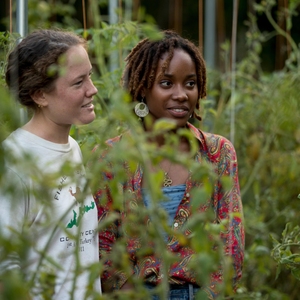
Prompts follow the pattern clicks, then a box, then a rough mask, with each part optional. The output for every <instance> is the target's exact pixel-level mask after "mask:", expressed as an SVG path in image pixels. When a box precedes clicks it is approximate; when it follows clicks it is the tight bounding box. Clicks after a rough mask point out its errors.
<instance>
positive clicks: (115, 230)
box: [95, 31, 244, 299]
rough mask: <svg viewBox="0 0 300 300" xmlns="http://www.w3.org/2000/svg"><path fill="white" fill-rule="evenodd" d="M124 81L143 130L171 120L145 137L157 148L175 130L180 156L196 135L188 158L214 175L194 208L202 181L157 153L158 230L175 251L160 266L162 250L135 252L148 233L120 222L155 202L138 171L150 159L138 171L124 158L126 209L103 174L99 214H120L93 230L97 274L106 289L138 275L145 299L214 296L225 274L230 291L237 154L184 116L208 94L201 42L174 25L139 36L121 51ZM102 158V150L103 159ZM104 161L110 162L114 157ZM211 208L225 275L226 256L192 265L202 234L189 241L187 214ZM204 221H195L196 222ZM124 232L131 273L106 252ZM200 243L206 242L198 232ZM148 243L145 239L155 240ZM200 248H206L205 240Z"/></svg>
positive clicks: (238, 224) (240, 243)
mask: <svg viewBox="0 0 300 300" xmlns="http://www.w3.org/2000/svg"><path fill="white" fill-rule="evenodd" d="M122 83H123V87H124V88H125V89H126V90H127V91H128V92H129V94H130V95H131V97H132V101H133V102H135V103H136V106H135V114H136V115H137V116H138V117H139V118H140V119H141V120H142V124H143V127H144V130H145V134H147V133H149V132H150V133H151V132H152V129H153V125H154V123H155V121H157V120H161V119H162V118H164V119H167V120H169V121H170V122H171V123H172V124H174V128H173V129H172V130H170V131H168V132H167V134H166V133H162V134H158V135H154V137H153V135H152V136H151V142H152V143H153V144H154V145H155V147H157V149H161V148H162V147H164V145H165V144H166V143H167V141H168V137H169V136H170V135H172V134H175V135H176V136H178V144H176V147H177V149H176V150H177V151H178V153H180V154H181V155H185V154H189V153H191V152H192V149H191V148H192V146H191V145H192V141H191V140H192V139H194V141H196V145H197V150H196V153H194V154H193V158H192V160H193V161H194V162H195V163H196V164H198V165H200V164H201V165H204V164H206V163H207V164H208V165H209V166H211V168H212V170H213V171H212V172H213V174H214V176H215V177H214V182H213V187H212V192H211V196H209V197H208V198H209V199H207V201H206V200H205V199H203V200H202V201H196V203H198V207H197V208H193V195H199V194H197V193H194V192H193V190H197V188H198V190H199V189H200V188H201V186H202V185H203V182H201V180H199V177H198V179H197V178H193V174H191V172H190V170H189V168H188V167H187V166H186V165H184V164H183V163H180V161H179V160H176V159H172V158H170V157H164V158H162V159H161V160H160V162H159V168H160V169H161V170H162V172H163V174H164V178H163V180H162V187H161V192H162V198H163V199H164V201H160V202H159V205H160V207H161V209H163V210H164V211H165V216H167V217H166V220H167V224H168V225H169V226H167V229H166V228H164V230H162V231H163V235H162V236H163V237H164V240H165V244H166V248H167V250H168V251H169V252H170V253H171V254H173V255H174V256H173V258H174V260H173V261H172V263H170V264H169V265H168V267H167V268H164V267H163V264H164V261H163V259H162V258H161V256H160V254H161V253H158V251H155V250H153V251H151V250H149V248H147V251H145V249H144V251H141V247H142V246H141V245H143V243H146V244H147V243H148V242H149V240H150V239H151V233H146V232H144V233H141V234H136V232H138V227H139V226H134V228H133V225H132V227H131V231H133V233H132V232H131V233H130V226H128V225H130V224H131V223H130V221H128V220H127V221H126V217H127V216H128V215H129V211H130V209H132V210H133V209H135V208H138V209H137V210H136V211H137V212H138V215H142V209H139V208H141V207H143V208H148V209H150V208H151V207H152V204H153V203H154V202H155V201H154V200H153V199H152V194H151V191H150V190H149V187H148V186H147V180H146V179H145V177H144V176H143V174H145V172H148V171H149V170H150V172H151V171H152V172H154V171H155V170H156V169H157V165H155V164H154V163H152V164H151V165H150V167H149V169H146V168H143V167H145V166H142V164H139V165H138V166H137V168H136V170H133V171H132V167H131V168H130V167H129V164H126V163H124V169H126V172H127V173H126V174H127V176H128V178H127V179H126V182H125V183H123V184H122V191H123V194H124V199H126V200H124V201H127V202H126V203H123V206H124V211H122V210H120V205H118V209H116V206H114V202H113V196H112V195H113V193H112V191H111V190H110V189H109V184H107V182H108V181H109V180H112V179H113V177H114V175H113V171H111V172H110V171H108V172H107V173H105V178H106V180H105V181H106V184H105V185H106V186H105V187H103V188H99V190H98V191H97V193H96V194H95V200H96V203H97V205H98V215H99V221H101V222H102V221H104V220H108V218H107V216H108V215H109V213H110V212H112V210H114V211H115V212H118V214H119V216H120V218H119V219H118V220H117V221H115V222H111V223H110V226H108V227H106V228H105V229H104V230H102V231H101V232H100V234H99V238H100V239H99V241H100V259H102V260H103V261H104V266H105V267H104V272H103V274H102V284H103V290H104V292H109V291H113V290H126V289H130V288H131V289H132V288H136V285H135V283H136V281H135V280H136V278H139V279H141V280H142V281H143V282H144V285H145V286H146V287H147V289H148V290H149V293H150V294H152V296H151V297H152V298H151V299H165V298H166V299H193V298H194V296H195V295H196V294H197V292H199V295H200V294H201V295H202V296H201V299H204V298H203V297H204V296H203V295H205V296H206V297H207V298H208V299H215V298H217V297H218V295H220V290H221V288H220V287H222V285H223V284H224V282H225V278H228V277H229V278H230V282H231V284H232V289H233V291H234V290H236V287H237V283H238V281H239V279H240V278H241V274H242V263H243V257H244V253H243V249H244V228H243V211H242V203H241V197H240V189H239V182H238V173H237V160H236V153H235V150H234V148H233V145H232V144H231V143H230V141H228V140H227V139H226V138H224V137H222V136H219V135H215V134H211V133H206V132H203V131H201V130H199V129H198V128H196V127H194V126H193V125H192V124H191V123H190V122H189V119H190V118H196V119H198V120H201V118H200V116H199V114H198V111H199V106H200V99H203V98H204V97H205V96H206V67H205V62H204V60H203V58H202V56H201V53H200V51H199V49H198V48H197V47H196V46H195V45H194V44H193V43H192V42H191V41H189V40H187V39H184V38H182V37H181V36H180V35H178V34H177V33H175V32H173V31H164V32H163V38H162V39H160V40H155V41H154V40H150V39H144V40H142V41H141V42H139V43H138V44H137V45H136V47H135V48H133V49H132V51H131V52H130V54H129V55H128V57H127V58H126V66H125V70H124V73H123V76H122ZM182 130H187V131H188V132H190V133H191V134H190V135H181V134H180V132H182ZM190 136H191V137H190ZM120 142H121V137H120V136H119V137H116V138H113V139H110V140H109V141H108V144H109V145H110V146H115V145H116V144H118V143H120ZM176 150H174V151H176ZM104 157H105V156H102V159H103V158H104ZM104 159H105V158H104ZM109 165H110V166H112V165H113V162H110V163H109ZM224 177H229V178H230V179H231V181H230V182H231V185H230V188H228V187H227V186H226V187H225V186H223V182H224V181H223V180H221V179H222V178H224ZM202 179H203V178H202ZM126 195H127V196H126ZM128 195H130V196H129V198H128ZM126 197H127V198H126ZM195 197H196V196H195ZM209 211H211V212H212V213H213V216H214V217H213V219H214V220H213V223H214V224H219V225H220V224H222V226H223V227H222V226H221V227H220V230H219V233H218V236H219V237H220V241H221V243H220V245H221V246H216V244H214V243H212V244H213V246H212V248H213V249H214V250H216V249H220V248H221V249H222V251H223V250H224V253H225V255H226V257H229V258H230V259H231V260H230V261H231V264H230V265H232V266H233V267H232V269H231V270H230V271H228V272H227V273H228V274H230V275H228V274H225V270H226V268H225V265H226V264H225V263H223V264H220V265H222V266H220V267H216V268H214V269H213V270H211V269H209V268H208V269H207V264H206V263H205V261H203V260H202V261H201V259H199V260H198V262H197V264H196V267H195V261H197V251H199V248H197V247H195V244H199V240H200V238H201V237H199V236H198V240H197V242H196V243H194V242H192V241H193V240H194V241H195V239H194V238H195V234H197V233H195V232H193V231H192V230H191V229H190V228H192V224H191V225H189V224H190V223H188V221H190V220H191V218H192V217H193V216H194V215H195V214H197V213H199V214H201V213H202V214H203V213H207V214H208V213H209ZM198 220H201V221H202V220H204V219H201V218H200V219H198ZM152 221H153V220H152V219H151V216H147V215H146V217H144V216H143V217H142V222H144V223H145V224H147V228H151V226H157V223H156V224H154V225H153V223H154V222H152ZM198 222H199V221H198ZM203 223H204V222H203ZM102 224H103V223H102ZM124 224H127V225H124ZM202 225H203V224H200V223H198V224H197V226H198V228H199V227H201V226H202ZM122 226H123V227H122ZM126 226H127V227H126ZM190 226H191V227H190ZM133 229H134V230H133ZM152 229H153V228H152ZM149 231H151V230H150V229H149ZM162 231H160V232H162ZM147 234H148V235H147ZM180 234H182V235H180ZM209 235H210V233H209ZM212 235H213V234H212ZM124 236H125V237H126V242H125V245H126V248H127V252H128V256H129V257H130V264H132V265H131V266H132V267H131V268H129V269H130V270H131V271H129V272H128V269H127V270H124V268H123V270H121V267H120V266H121V263H120V261H117V262H116V261H115V262H114V260H113V259H111V258H112V256H110V254H111V253H112V252H113V251H111V250H112V249H113V248H115V249H116V250H118V249H121V248H118V247H116V246H115V245H116V243H117V241H118V239H120V238H121V237H124ZM143 236H144V237H143ZM202 238H203V237H202ZM211 239H213V237H211ZM203 243H205V241H204V239H203ZM154 244H155V243H154ZM154 244H151V243H150V242H149V243H148V245H152V246H153V247H155V246H154ZM200 245H201V243H200ZM218 245H219V244H218ZM202 247H203V248H205V245H203V246H202ZM200 248H201V246H200ZM150 249H151V246H150ZM153 249H154V248H153ZM197 249H198V250H197ZM204 251H205V250H204ZM202 257H203V256H202ZM192 262H194V266H193V264H192ZM207 270H209V272H210V273H209V274H208V276H207V277H208V278H209V279H208V280H206V281H205V280H204V279H203V278H204V277H203V276H202V275H203V272H207ZM201 274H202V275H201ZM206 275H207V274H206ZM165 281H167V284H168V285H167V286H168V289H167V295H166V297H165V296H161V294H159V287H160V286H161V284H163V283H164V282H165ZM203 293H204V294H203Z"/></svg>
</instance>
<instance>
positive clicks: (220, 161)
mask: <svg viewBox="0 0 300 300" xmlns="http://www.w3.org/2000/svg"><path fill="white" fill-rule="evenodd" d="M188 128H189V129H190V130H191V132H192V133H193V135H194V136H195V137H196V139H197V140H198V141H199V150H198V153H197V155H196V161H197V162H198V163H200V164H201V162H204V161H206V162H207V163H209V164H211V166H212V168H213V170H214V172H215V174H216V175H217V179H216V181H215V184H214V187H213V193H212V196H211V198H210V199H208V200H207V202H205V203H204V204H201V206H200V207H199V209H198V210H197V211H198V212H199V213H201V212H202V213H203V212H206V211H208V210H210V209H213V211H214V215H215V220H214V223H216V224H220V223H221V222H223V221H227V223H226V222H225V223H224V224H227V225H224V226H225V229H223V230H222V231H221V233H220V238H221V240H222V241H223V245H224V253H225V255H227V256H230V257H231V258H232V263H233V271H234V272H233V273H234V274H233V276H232V278H233V279H232V286H233V289H234V290H235V289H236V288H237V284H238V282H239V280H240V279H241V276H242V265H243V260H244V227H243V210H242V202H241V197H240V188H239V181H238V167H237V158H236V152H235V149H234V147H233V145H232V144H231V142H230V141H229V140H227V139H226V138H224V137H222V136H219V135H215V134H211V133H205V132H203V131H201V130H199V129H197V128H196V127H194V126H193V125H191V124H189V123H188ZM120 140H121V136H118V137H115V138H113V139H110V140H109V141H108V144H109V145H111V146H113V145H114V144H115V143H117V142H119V141H120ZM105 159H106V158H105V155H104V156H101V160H105ZM109 165H110V167H112V162H109ZM124 168H126V162H125V163H124ZM126 172H127V174H128V178H127V180H126V182H125V183H123V184H122V185H121V186H122V191H123V193H124V194H127V195H128V193H129V194H130V198H129V199H128V200H126V201H127V202H126V204H124V210H123V211H118V213H119V214H120V218H119V219H118V220H117V221H116V222H114V223H112V224H110V225H109V226H108V227H107V228H105V230H102V231H101V232H100V233H99V249H100V259H104V258H105V262H104V264H105V271H104V273H103V275H102V278H101V279H102V282H103V283H105V282H111V286H112V287H113V288H114V289H120V288H121V287H122V286H123V284H124V283H125V282H126V281H127V279H128V274H126V273H125V272H122V271H121V270H118V269H117V267H116V266H114V265H113V263H112V261H111V260H110V259H109V258H107V257H108V256H107V254H109V253H110V251H111V250H112V248H113V245H114V243H115V242H116V240H117V239H118V237H119V235H120V232H124V230H122V224H123V223H124V222H125V221H126V215H127V214H128V210H130V209H131V208H136V207H139V206H143V205H144V203H143V199H142V176H143V170H142V168H141V166H140V165H138V166H137V169H136V170H135V172H130V171H128V170H126ZM224 176H225V177H230V178H231V179H232V186H231V188H230V189H229V190H225V189H224V188H223V186H222V181H221V179H222V178H223V177H224ZM113 177H114V174H113V173H112V172H110V171H107V172H104V178H105V181H107V180H111V179H113ZM102 182H103V181H102ZM200 185H201V183H200V182H197V181H195V180H193V179H192V177H189V178H188V180H187V182H186V190H185V193H184V196H183V199H182V200H181V202H180V204H179V207H178V210H177V213H176V216H175V218H174V222H173V227H172V229H173V230H174V231H175V232H176V231H181V232H183V233H184V234H185V235H186V236H189V235H190V234H191V232H190V231H189V230H188V229H186V226H185V225H186V223H187V221H188V220H189V219H190V218H191V216H192V210H191V200H192V199H191V191H192V189H194V188H197V187H199V186H200ZM94 198H95V201H96V204H97V207H98V217H99V222H101V221H104V220H105V219H106V218H107V216H109V214H110V213H111V212H112V210H113V209H112V207H113V199H112V197H111V191H110V190H109V187H108V186H106V187H101V188H99V190H98V191H97V193H96V194H95V196H94ZM144 222H145V224H147V226H149V224H150V223H151V222H149V219H147V218H146V220H144ZM154 225H155V224H154ZM142 244H143V241H142V239H141V237H139V236H130V235H129V236H128V239H127V243H126V248H127V253H128V255H129V257H130V261H131V263H132V275H133V274H134V275H135V276H139V277H142V278H143V279H144V281H146V282H147V283H151V284H159V283H160V281H161V280H162V276H164V274H162V270H161V260H160V258H159V255H157V253H150V254H149V255H146V256H145V255H144V256H141V255H139V250H140V248H141V247H142ZM166 247H167V248H168V250H169V251H171V252H172V253H173V254H176V255H177V257H179V258H180V259H179V260H178V261H177V262H176V263H174V264H173V265H171V267H170V269H169V273H168V280H169V283H170V284H185V283H193V284H197V285H199V286H200V287H201V288H202V289H203V290H205V292H206V293H207V294H208V297H209V299H215V298H216V297H217V296H218V285H219V284H222V282H223V270H222V267H221V265H220V268H219V269H218V271H216V272H213V273H212V274H210V283H209V284H208V285H203V284H202V283H201V282H199V278H198V277H197V274H196V273H195V271H192V270H190V269H189V267H188V265H189V262H190V260H192V258H193V256H194V255H195V252H194V250H193V249H192V248H191V247H189V246H187V245H183V244H181V242H180V241H179V240H178V239H177V238H176V236H175V235H174V236H170V237H169V239H168V243H167V245H166ZM199 268H201V266H199Z"/></svg>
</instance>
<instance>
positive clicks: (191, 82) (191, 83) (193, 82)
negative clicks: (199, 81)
mask: <svg viewBox="0 0 300 300" xmlns="http://www.w3.org/2000/svg"><path fill="white" fill-rule="evenodd" d="M186 85H187V86H188V87H194V86H195V85H196V82H195V81H189V82H187V84H186Z"/></svg>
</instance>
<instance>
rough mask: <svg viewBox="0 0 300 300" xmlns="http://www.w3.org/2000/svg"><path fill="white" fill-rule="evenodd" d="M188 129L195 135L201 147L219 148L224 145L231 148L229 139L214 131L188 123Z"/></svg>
mask: <svg viewBox="0 0 300 300" xmlns="http://www.w3.org/2000/svg"><path fill="white" fill-rule="evenodd" d="M189 128H190V130H191V131H192V132H193V133H194V135H195V137H196V138H197V139H198V140H199V141H200V143H201V144H202V146H203V147H205V148H206V147H207V148H214V149H216V148H217V149H220V148H222V147H223V146H224V145H225V146H226V147H230V148H233V145H232V143H231V141H230V140H229V139H228V138H226V137H224V136H222V135H220V134H216V133H212V132H207V131H203V130H202V129H200V128H197V127H195V126H194V125H191V124H189Z"/></svg>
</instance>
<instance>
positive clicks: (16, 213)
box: [0, 129, 101, 300]
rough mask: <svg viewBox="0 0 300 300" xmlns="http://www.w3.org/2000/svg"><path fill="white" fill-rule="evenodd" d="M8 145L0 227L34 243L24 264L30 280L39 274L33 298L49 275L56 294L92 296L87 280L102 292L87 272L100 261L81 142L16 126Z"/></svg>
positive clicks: (61, 296)
mask: <svg viewBox="0 0 300 300" xmlns="http://www.w3.org/2000/svg"><path fill="white" fill-rule="evenodd" d="M3 146H4V149H5V150H6V151H7V155H6V158H7V159H6V162H7V175H6V177H5V179H4V178H2V182H3V183H1V196H0V211H1V219H0V228H1V229H0V230H2V234H3V235H4V236H6V237H7V238H10V237H11V239H15V238H16V234H21V235H22V236H23V237H26V238H28V239H29V240H30V243H32V246H31V247H29V250H28V255H27V256H26V260H25V264H27V265H24V261H22V260H21V259H20V260H19V263H20V264H21V265H22V268H23V269H24V270H26V275H27V277H28V280H32V279H33V277H32V276H35V277H34V280H33V282H35V287H34V288H33V290H32V293H33V295H34V294H35V293H37V295H34V296H33V298H34V299H41V298H40V296H38V295H40V294H41V293H42V291H41V290H40V288H41V282H40V281H41V279H42V278H45V276H46V277H47V276H48V279H49V280H50V278H52V279H53V278H54V279H55V280H54V281H53V282H54V284H53V297H52V298H51V299H58V300H64V299H66V300H67V299H72V298H73V299H76V300H77V299H78V300H81V299H82V300H83V299H90V298H89V297H86V291H87V286H88V284H89V286H90V287H91V286H92V288H90V290H92V291H93V292H96V293H99V294H100V293H101V286H100V275H99V277H97V278H96V280H95V281H94V282H93V283H89V272H88V270H89V266H90V265H92V264H97V263H99V254H98V234H97V232H96V228H97V225H98V222H97V208H96V205H95V202H94V200H93V197H92V195H91V193H90V191H89V189H88V187H87V186H86V177H85V170H84V167H83V163H82V154H81V150H80V148H79V146H78V144H77V142H76V141H75V140H74V139H73V138H72V137H69V143H68V144H56V143H52V142H49V141H47V140H44V139H42V138H40V137H38V136H36V135H34V134H32V133H30V132H28V131H26V130H23V129H17V130H16V131H15V132H13V133H12V134H11V135H10V136H9V137H8V138H7V139H6V140H5V141H4V142H3ZM12 191H13V192H12ZM10 267H14V265H13V262H12V261H11V263H10ZM75 270H76V271H75ZM76 274H77V275H76ZM51 275H53V276H54V277H51ZM52 279H51V280H52ZM70 293H73V297H71V295H70Z"/></svg>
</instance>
